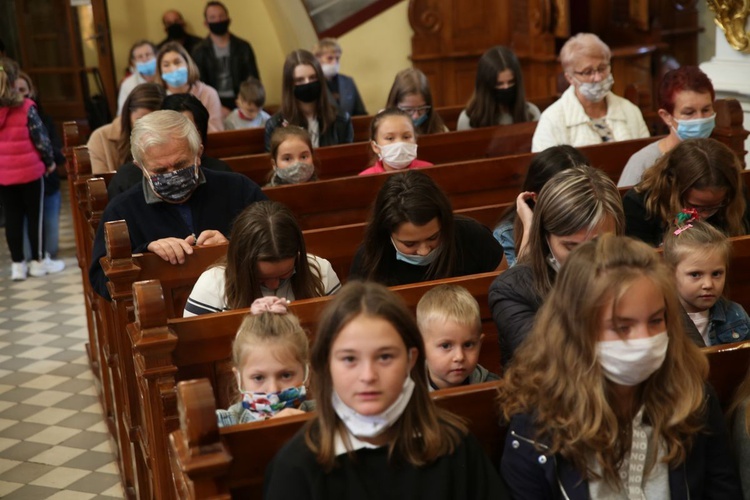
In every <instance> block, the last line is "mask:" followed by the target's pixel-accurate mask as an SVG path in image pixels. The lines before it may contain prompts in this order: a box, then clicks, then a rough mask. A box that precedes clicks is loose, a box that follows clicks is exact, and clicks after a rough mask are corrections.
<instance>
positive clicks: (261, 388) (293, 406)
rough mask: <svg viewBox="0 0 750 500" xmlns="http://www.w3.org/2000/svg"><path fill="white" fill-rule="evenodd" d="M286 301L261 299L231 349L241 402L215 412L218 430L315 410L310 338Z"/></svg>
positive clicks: (254, 303) (251, 310)
mask: <svg viewBox="0 0 750 500" xmlns="http://www.w3.org/2000/svg"><path fill="white" fill-rule="evenodd" d="M287 303H288V301H287V300H286V299H281V298H278V297H263V298H260V299H257V300H256V301H255V302H253V305H252V306H251V308H250V314H248V315H247V316H246V317H245V319H244V320H243V321H242V324H241V325H240V328H239V330H238V331H237V337H235V339H234V344H233V345H232V361H233V364H234V367H233V369H232V370H233V371H234V374H235V376H236V377H237V388H238V389H239V393H240V400H239V401H238V402H237V403H235V404H233V405H232V406H230V407H229V409H227V410H216V416H217V418H218V421H219V427H225V426H228V425H235V424H244V423H247V422H255V421H258V420H265V419H268V418H274V417H288V416H291V415H297V414H299V413H303V412H305V411H310V410H312V409H313V407H314V405H313V402H312V401H305V398H306V395H307V390H306V388H305V384H306V383H307V379H308V358H309V356H308V340H307V335H305V332H304V330H303V329H302V327H301V326H300V324H299V320H298V319H297V317H296V316H295V315H293V314H291V313H288V312H287V307H286V306H287Z"/></svg>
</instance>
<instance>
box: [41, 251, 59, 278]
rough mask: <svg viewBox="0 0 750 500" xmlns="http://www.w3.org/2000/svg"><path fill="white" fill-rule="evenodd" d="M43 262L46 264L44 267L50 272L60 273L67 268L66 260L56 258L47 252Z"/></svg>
mask: <svg viewBox="0 0 750 500" xmlns="http://www.w3.org/2000/svg"><path fill="white" fill-rule="evenodd" d="M42 264H44V269H45V270H46V271H47V273H48V274H55V273H59V272H60V271H62V270H63V269H65V262H63V261H62V260H54V259H52V258H51V257H50V256H49V254H45V256H44V260H43V261H42Z"/></svg>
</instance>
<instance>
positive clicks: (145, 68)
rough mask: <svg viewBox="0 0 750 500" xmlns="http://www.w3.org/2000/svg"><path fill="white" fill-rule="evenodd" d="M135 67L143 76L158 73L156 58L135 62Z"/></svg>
mask: <svg viewBox="0 0 750 500" xmlns="http://www.w3.org/2000/svg"><path fill="white" fill-rule="evenodd" d="M135 69H136V70H137V71H138V73H140V74H142V75H143V76H154V74H155V73H156V58H151V59H149V60H148V61H146V62H137V63H135Z"/></svg>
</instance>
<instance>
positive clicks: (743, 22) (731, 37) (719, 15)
mask: <svg viewBox="0 0 750 500" xmlns="http://www.w3.org/2000/svg"><path fill="white" fill-rule="evenodd" d="M706 1H707V3H708V8H709V9H711V10H712V11H714V14H715V15H716V18H715V21H716V24H717V25H719V27H720V28H721V29H722V30H723V31H724V35H725V36H726V38H727V42H729V45H731V46H732V47H733V48H735V49H736V50H738V51H740V52H745V53H749V54H750V33H749V32H748V31H747V30H746V28H745V26H747V20H748V17H750V0H706Z"/></svg>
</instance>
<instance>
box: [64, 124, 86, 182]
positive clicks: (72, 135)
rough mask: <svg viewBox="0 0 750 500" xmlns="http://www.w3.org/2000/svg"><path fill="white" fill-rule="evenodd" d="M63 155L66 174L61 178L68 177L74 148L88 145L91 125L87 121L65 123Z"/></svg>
mask: <svg viewBox="0 0 750 500" xmlns="http://www.w3.org/2000/svg"><path fill="white" fill-rule="evenodd" d="M62 130H63V150H62V152H63V155H64V156H65V160H66V162H65V167H64V172H61V173H60V175H61V177H63V178H64V177H68V175H69V171H70V169H71V165H72V164H73V148H74V147H76V146H82V145H84V144H86V141H87V140H88V136H89V132H90V131H89V124H88V122H87V121H86V120H78V121H69V122H63V125H62Z"/></svg>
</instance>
